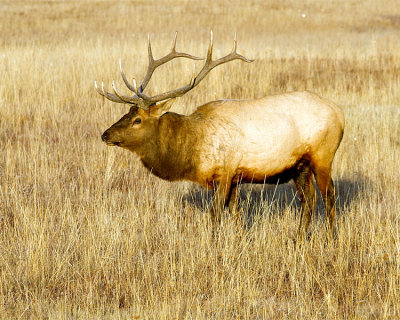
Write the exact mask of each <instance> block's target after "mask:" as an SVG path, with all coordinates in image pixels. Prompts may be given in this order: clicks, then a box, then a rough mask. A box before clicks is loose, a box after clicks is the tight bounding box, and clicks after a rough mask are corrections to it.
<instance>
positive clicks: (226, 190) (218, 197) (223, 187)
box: [211, 177, 232, 226]
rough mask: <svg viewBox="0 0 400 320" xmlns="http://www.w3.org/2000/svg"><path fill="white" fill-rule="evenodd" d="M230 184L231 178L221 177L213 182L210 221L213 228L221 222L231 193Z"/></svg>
mask: <svg viewBox="0 0 400 320" xmlns="http://www.w3.org/2000/svg"><path fill="white" fill-rule="evenodd" d="M231 183H232V178H231V177H223V178H221V179H220V180H219V181H213V190H214V197H213V203H212V208H211V221H212V223H213V225H214V226H216V225H218V224H219V223H220V222H221V216H222V212H223V211H224V208H225V207H226V206H227V205H228V204H229V199H230V196H231V191H232V185H231Z"/></svg>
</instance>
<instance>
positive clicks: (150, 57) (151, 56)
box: [147, 33, 154, 64]
mask: <svg viewBox="0 0 400 320" xmlns="http://www.w3.org/2000/svg"><path fill="white" fill-rule="evenodd" d="M147 53H148V54H149V64H151V63H152V62H153V61H154V58H153V52H152V50H151V41H150V33H148V34H147Z"/></svg>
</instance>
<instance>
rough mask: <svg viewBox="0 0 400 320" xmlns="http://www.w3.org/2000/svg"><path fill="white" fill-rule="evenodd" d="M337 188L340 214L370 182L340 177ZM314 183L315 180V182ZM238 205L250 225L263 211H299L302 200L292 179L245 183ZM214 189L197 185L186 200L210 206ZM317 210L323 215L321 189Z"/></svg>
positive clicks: (343, 212)
mask: <svg viewBox="0 0 400 320" xmlns="http://www.w3.org/2000/svg"><path fill="white" fill-rule="evenodd" d="M334 183H335V190H336V211H337V215H339V216H340V215H342V214H345V212H346V211H347V208H348V207H349V206H350V205H351V204H352V202H353V201H355V200H357V199H358V198H359V197H360V195H361V194H362V192H363V191H364V190H365V189H366V187H367V186H369V185H370V183H369V179H368V178H366V177H364V176H358V177H357V179H355V180H348V179H341V180H338V181H334ZM314 185H315V183H314ZM239 190H240V197H239V207H240V209H241V210H242V212H243V218H244V220H245V221H246V225H247V226H251V225H252V224H253V222H254V219H255V218H256V217H257V216H260V215H264V214H272V215H275V214H282V213H283V212H285V211H286V210H288V209H290V208H292V209H295V211H296V212H297V213H299V212H300V209H301V203H300V199H299V197H298V195H297V191H296V188H295V187H294V185H293V183H291V182H290V183H287V184H281V185H267V184H265V185H255V184H243V185H241V186H240V188H239ZM212 196H213V193H212V191H211V190H205V189H202V188H198V189H197V188H196V189H195V190H193V191H190V192H189V193H187V194H186V195H184V196H183V199H182V200H183V202H184V203H185V202H186V203H187V204H189V205H192V206H195V207H197V208H198V209H200V210H204V211H205V210H207V209H209V208H210V207H211V202H212ZM316 214H317V216H318V217H319V218H324V217H325V213H324V209H323V204H322V200H321V194H320V193H319V192H318V203H317V210H316Z"/></svg>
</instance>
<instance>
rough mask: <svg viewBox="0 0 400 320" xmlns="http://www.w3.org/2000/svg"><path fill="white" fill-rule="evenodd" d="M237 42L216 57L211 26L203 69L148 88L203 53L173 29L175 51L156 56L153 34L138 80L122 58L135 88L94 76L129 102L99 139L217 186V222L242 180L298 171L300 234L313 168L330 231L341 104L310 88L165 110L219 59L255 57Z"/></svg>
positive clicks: (166, 173)
mask: <svg viewBox="0 0 400 320" xmlns="http://www.w3.org/2000/svg"><path fill="white" fill-rule="evenodd" d="M236 47H237V42H236V36H235V40H234V44H233V50H232V52H231V53H230V54H228V55H227V56H225V57H222V58H220V59H217V60H213V58H212V53H213V37H212V32H211V39H210V44H209V47H208V52H207V57H206V60H205V64H204V66H203V68H202V69H201V71H200V72H199V73H198V74H197V75H196V76H193V77H192V79H191V81H190V82H189V83H188V84H187V85H185V86H183V87H181V88H178V89H175V90H171V91H168V92H165V93H161V94H158V95H155V96H148V95H146V94H145V93H144V90H145V88H146V86H147V84H148V83H149V81H150V78H151V76H152V74H153V72H154V71H155V69H156V68H157V67H159V66H160V65H162V64H164V63H166V62H168V61H170V60H172V59H175V58H178V57H183V58H188V59H193V60H200V58H197V57H195V56H192V55H189V54H187V53H181V52H177V51H176V34H175V39H174V41H173V45H172V49H171V52H170V53H169V54H167V55H166V56H164V57H162V58H160V59H158V60H156V59H154V58H153V54H152V50H151V44H150V39H149V41H148V56H149V64H148V69H147V73H146V75H145V77H144V80H143V82H142V83H141V85H140V86H139V87H138V86H137V85H136V81H135V80H133V82H132V83H130V82H129V81H128V80H127V78H126V75H125V73H124V71H123V69H122V66H121V62H120V69H121V70H120V71H121V76H122V79H123V81H124V83H125V84H126V86H127V87H128V89H129V90H131V91H132V92H133V94H132V95H131V96H125V95H122V94H121V93H119V92H118V91H117V89H116V87H115V84H114V82H113V85H112V87H113V92H114V93H109V92H107V91H105V90H104V86H103V83H102V86H101V88H99V87H98V86H97V84H96V82H95V87H96V89H97V91H98V92H99V93H100V94H101V95H102V96H104V97H105V98H107V99H109V100H111V101H114V102H118V103H126V104H128V105H130V106H131V107H130V110H129V112H128V113H127V114H126V115H124V116H123V117H122V118H121V119H120V120H119V121H118V122H116V123H115V124H113V125H112V126H111V127H110V128H109V129H107V130H106V131H105V132H104V133H103V135H102V136H101V138H102V140H103V141H104V142H105V143H106V144H107V145H109V146H119V147H122V148H125V149H128V150H130V151H132V152H134V153H136V154H137V155H138V156H139V158H140V160H141V161H142V163H143V164H144V166H145V167H146V168H147V169H149V170H151V172H152V173H153V174H155V175H156V176H158V177H160V178H162V179H165V180H169V181H176V180H190V181H194V182H197V183H199V184H200V185H202V186H203V187H205V188H212V189H213V190H214V197H213V203H212V209H211V218H212V221H213V224H214V225H216V224H217V223H218V222H219V220H220V217H221V212H222V211H223V208H224V207H229V210H230V211H231V212H237V210H235V208H236V203H237V197H238V195H237V187H238V184H239V183H241V182H243V183H273V184H276V183H286V182H288V181H289V180H291V179H293V180H294V184H295V186H296V189H297V191H298V194H299V197H300V200H301V205H302V210H301V211H302V214H301V220H300V226H299V234H301V235H304V234H306V233H307V230H308V227H309V224H310V221H311V215H312V212H313V210H314V207H315V204H316V199H317V194H316V190H315V188H314V185H313V175H314V177H315V181H316V184H317V186H318V188H319V190H320V192H321V194H322V197H323V201H324V207H325V210H326V212H327V215H328V216H329V222H330V231H331V232H332V234H333V231H334V218H335V208H334V207H335V193H334V185H333V182H332V179H331V166H332V161H333V158H334V156H335V153H336V150H337V148H338V147H339V144H340V142H341V140H342V136H343V130H344V116H343V112H342V110H341V109H340V108H339V107H338V106H336V105H335V104H333V103H332V102H330V101H328V100H325V99H323V98H321V97H319V96H318V95H316V94H313V93H310V92H306V91H305V92H291V93H285V94H280V95H274V96H267V97H265V98H261V99H256V100H218V101H212V102H208V103H206V104H204V105H202V106H200V107H198V108H197V110H196V111H195V112H193V113H192V114H190V115H181V114H176V113H173V112H167V111H168V110H169V109H170V108H171V106H172V104H173V103H174V101H175V98H176V97H180V96H182V95H184V94H185V93H187V92H188V91H190V90H192V89H193V88H194V87H196V86H197V85H198V84H199V83H200V82H201V80H203V79H204V78H205V77H206V75H207V74H208V73H209V72H210V71H211V70H212V69H213V68H215V67H216V66H218V65H220V64H223V63H227V62H229V61H232V60H235V59H238V60H242V61H245V62H252V60H249V59H247V58H245V57H244V56H242V55H240V54H238V53H237V51H236ZM165 112H166V113H165ZM239 215H240V214H239Z"/></svg>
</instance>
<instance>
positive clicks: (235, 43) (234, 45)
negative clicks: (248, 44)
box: [232, 31, 237, 52]
mask: <svg viewBox="0 0 400 320" xmlns="http://www.w3.org/2000/svg"><path fill="white" fill-rule="evenodd" d="M236 49H237V33H236V31H235V38H234V39H233V49H232V52H236Z"/></svg>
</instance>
